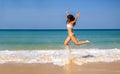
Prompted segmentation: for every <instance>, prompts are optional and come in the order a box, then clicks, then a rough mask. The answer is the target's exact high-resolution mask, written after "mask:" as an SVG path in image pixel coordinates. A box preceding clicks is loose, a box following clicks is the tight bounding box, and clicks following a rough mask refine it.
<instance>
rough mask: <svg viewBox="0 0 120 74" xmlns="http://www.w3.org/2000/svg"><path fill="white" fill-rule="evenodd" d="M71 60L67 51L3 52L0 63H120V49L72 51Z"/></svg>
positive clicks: (0, 53)
mask: <svg viewBox="0 0 120 74" xmlns="http://www.w3.org/2000/svg"><path fill="white" fill-rule="evenodd" d="M71 55H72V56H71V58H69V55H68V52H67V50H11V51H8V50H1V51H0V63H1V64H3V63H9V62H15V63H53V64H55V65H59V66H64V65H66V64H69V61H70V59H72V61H73V62H74V63H75V64H77V65H82V64H85V63H90V62H114V61H120V49H117V48H116V49H72V53H71Z"/></svg>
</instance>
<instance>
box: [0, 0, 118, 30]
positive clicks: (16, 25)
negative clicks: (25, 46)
mask: <svg viewBox="0 0 120 74" xmlns="http://www.w3.org/2000/svg"><path fill="white" fill-rule="evenodd" d="M66 10H68V11H69V12H70V13H71V14H73V15H75V14H76V13H78V12H80V14H81V16H80V18H79V19H78V22H77V24H76V26H75V28H76V29H120V0H0V29H65V28H66V16H65V11H66Z"/></svg>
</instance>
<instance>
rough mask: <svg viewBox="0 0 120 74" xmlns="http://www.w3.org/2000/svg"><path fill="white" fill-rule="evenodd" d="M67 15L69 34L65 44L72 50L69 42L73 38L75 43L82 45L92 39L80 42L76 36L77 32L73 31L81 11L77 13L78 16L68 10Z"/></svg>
mask: <svg viewBox="0 0 120 74" xmlns="http://www.w3.org/2000/svg"><path fill="white" fill-rule="evenodd" d="M66 15H67V30H68V36H67V38H66V40H65V42H64V45H65V46H66V48H67V49H69V51H70V52H71V50H70V48H69V46H68V43H69V42H70V41H71V40H72V41H73V43H74V44H75V45H82V44H88V43H90V41H88V40H86V41H82V42H78V40H77V39H76V37H75V34H74V33H73V32H72V30H73V27H74V26H75V24H76V22H77V19H78V17H79V16H80V13H77V14H76V16H75V17H74V16H73V15H71V14H69V13H68V11H66Z"/></svg>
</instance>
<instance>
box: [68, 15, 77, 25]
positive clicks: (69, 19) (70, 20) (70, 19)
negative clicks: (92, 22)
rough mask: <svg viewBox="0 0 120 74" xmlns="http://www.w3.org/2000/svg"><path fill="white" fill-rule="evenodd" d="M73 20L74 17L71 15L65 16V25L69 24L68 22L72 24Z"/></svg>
mask: <svg viewBox="0 0 120 74" xmlns="http://www.w3.org/2000/svg"><path fill="white" fill-rule="evenodd" d="M74 20H75V17H74V16H73V15H71V14H69V15H67V21H66V23H70V22H72V21H74ZM74 24H75V23H74Z"/></svg>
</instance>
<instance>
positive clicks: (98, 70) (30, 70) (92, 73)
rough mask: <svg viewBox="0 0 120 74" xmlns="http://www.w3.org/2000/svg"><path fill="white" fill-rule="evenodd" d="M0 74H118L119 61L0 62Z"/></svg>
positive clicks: (119, 71) (119, 72)
mask: <svg viewBox="0 0 120 74" xmlns="http://www.w3.org/2000/svg"><path fill="white" fill-rule="evenodd" d="M0 74H120V62H112V63H88V64H84V65H81V66H79V65H75V64H74V63H72V62H71V63H70V64H68V65H66V66H57V65H53V64H22V63H5V64H0Z"/></svg>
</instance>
